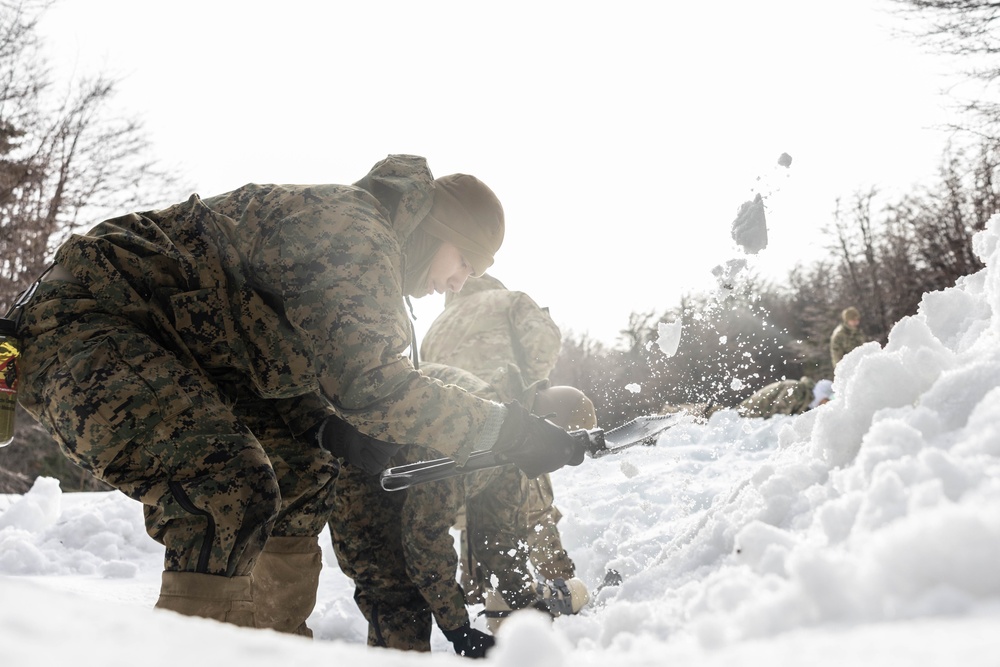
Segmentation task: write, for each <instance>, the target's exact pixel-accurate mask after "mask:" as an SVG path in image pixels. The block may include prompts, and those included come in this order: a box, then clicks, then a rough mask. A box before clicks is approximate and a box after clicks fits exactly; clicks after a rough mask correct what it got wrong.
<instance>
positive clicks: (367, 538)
mask: <svg viewBox="0 0 1000 667" xmlns="http://www.w3.org/2000/svg"><path fill="white" fill-rule="evenodd" d="M406 495H407V492H406V491H394V492H392V493H389V492H387V491H384V490H382V488H381V486H380V485H379V479H378V477H377V476H374V475H369V474H368V473H366V472H364V471H363V470H361V469H359V468H355V467H353V466H351V465H345V466H344V467H343V469H342V470H341V474H340V477H339V478H338V479H337V482H336V494H335V497H334V507H335V509H334V512H333V514H332V516H331V518H330V535H331V538H332V540H333V549H334V552H335V553H336V555H337V563H338V564H339V565H340V569H341V571H342V572H343V573H344V574H346V575H347V576H348V577H350V578H351V579H352V580H353V581H354V601H355V602H356V603H357V605H358V609H360V610H361V613H362V614H363V615H364V617H365V619H366V620H367V621H368V644H369V646H381V647H385V648H395V649H400V650H408V651H430V649H431V647H430V637H431V610H430V606H429V605H428V604H427V601H426V600H425V599H424V597H423V595H422V594H421V592H420V589H419V588H417V586H416V585H415V584H414V583H413V581H412V580H411V579H410V577H409V575H408V574H407V572H406V557H405V555H404V552H403V542H402V539H403V538H402V530H403V523H402V521H401V516H402V510H403V504H404V503H405V501H406ZM463 604H464V603H463Z"/></svg>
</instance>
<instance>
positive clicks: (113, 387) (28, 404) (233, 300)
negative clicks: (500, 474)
mask: <svg viewBox="0 0 1000 667" xmlns="http://www.w3.org/2000/svg"><path fill="white" fill-rule="evenodd" d="M432 182H433V177H432V176H431V173H430V171H429V169H428V168H427V165H426V162H425V161H424V159H423V158H418V157H415V156H389V157H388V158H387V159H386V160H383V161H382V162H380V163H379V164H377V165H375V167H374V168H373V169H372V171H371V172H370V173H369V174H368V175H367V176H366V177H365V178H364V179H362V180H361V181H359V182H358V183H357V184H356V185H355V186H346V185H315V186H312V185H256V184H250V185H247V186H244V187H242V188H239V189H238V190H235V191H233V192H230V193H227V194H225V195H220V196H218V197H213V198H210V199H206V200H204V201H202V200H201V199H200V198H199V197H198V196H197V195H194V196H192V197H191V198H190V199H189V200H188V201H186V202H183V203H180V204H177V205H175V206H172V207H169V208H167V209H164V210H161V211H147V212H143V213H132V214H129V215H125V216H122V217H119V218H115V219H111V220H107V221H105V222H102V223H100V224H99V225H97V226H96V227H95V228H94V229H93V230H91V231H90V232H88V233H87V234H85V235H73V236H72V237H71V238H70V239H69V240H68V241H67V242H66V243H64V244H63V245H62V246H61V247H60V248H59V250H58V252H57V254H56V258H55V259H56V261H57V262H58V265H59V267H58V270H57V271H54V272H53V274H52V276H51V277H52V279H51V280H48V281H46V282H43V283H41V285H40V287H39V289H38V290H37V291H36V293H35V295H34V296H33V298H32V299H31V301H30V302H29V303H28V304H27V306H26V308H25V310H24V312H23V313H22V317H21V322H20V326H19V334H20V336H21V338H22V340H23V341H24V356H23V357H22V361H23V363H22V372H23V374H24V378H23V381H24V389H23V391H22V392H21V396H20V399H21V402H22V404H23V405H24V407H25V408H27V409H28V410H29V411H30V412H31V413H32V414H33V415H34V416H35V417H36V418H38V419H39V421H41V422H42V423H43V424H46V425H47V426H48V427H49V429H50V430H51V431H52V432H53V435H54V436H55V437H56V439H57V440H58V441H59V442H60V444H61V446H62V447H63V450H64V451H65V453H66V454H67V456H69V457H70V458H71V459H72V460H74V461H75V462H78V463H79V464H80V465H82V466H83V467H84V468H86V469H88V470H91V471H93V472H94V473H95V474H96V475H97V476H98V477H100V478H101V479H104V480H105V481H107V482H108V483H110V484H112V485H113V486H115V487H116V488H119V489H121V490H122V491H123V492H124V493H126V494H128V495H129V496H131V497H133V498H135V499H136V500H139V501H141V502H143V503H144V505H146V513H147V526H148V530H149V532H150V534H151V535H152V536H153V537H154V538H155V539H157V540H160V541H161V542H163V543H164V544H165V545H166V546H167V562H166V568H167V569H176V570H184V571H192V572H205V573H216V574H225V575H229V576H232V575H235V574H239V573H245V572H248V571H249V570H250V568H251V567H252V565H253V562H254V559H255V558H256V555H257V554H258V553H259V552H260V548H261V546H262V544H263V541H264V539H266V537H267V535H268V534H269V533H272V532H273V533H274V534H276V535H278V534H286V535H316V534H318V532H319V530H320V529H321V527H322V525H324V524H325V522H326V521H327V519H328V514H329V507H330V503H331V500H330V497H329V496H330V492H331V489H332V480H333V477H334V475H335V474H336V465H337V464H336V461H335V460H333V459H332V458H331V457H330V455H329V454H328V453H327V452H326V451H325V450H322V449H320V448H319V447H317V446H316V445H314V444H313V443H301V442H299V441H298V440H296V436H299V435H301V434H302V433H304V432H305V431H306V430H307V429H308V428H310V427H311V426H313V425H315V424H316V423H317V422H318V421H319V419H321V418H322V417H324V416H326V415H328V414H331V413H336V414H339V415H340V416H342V417H343V418H344V419H346V420H347V421H349V422H350V423H352V424H354V425H355V426H356V427H357V428H358V429H359V430H361V431H362V432H364V433H367V434H368V435H371V436H374V437H376V438H379V439H382V440H385V441H389V442H395V443H414V444H417V445H423V446H426V447H433V448H435V449H436V450H437V451H438V452H440V453H442V454H446V455H450V456H454V457H456V458H457V459H459V460H464V458H465V457H466V456H467V455H468V453H469V452H471V451H472V450H473V449H474V448H477V447H480V446H482V445H483V444H484V443H483V442H481V440H482V438H483V437H484V436H483V433H494V436H493V437H495V423H496V422H497V421H498V420H499V419H501V418H502V414H503V412H502V408H501V407H500V406H498V405H497V404H495V403H491V402H489V401H486V400H483V399H480V398H477V397H474V396H472V395H470V394H469V393H467V392H465V391H464V390H461V389H459V388H458V387H454V386H451V387H446V386H445V385H443V384H441V383H439V382H435V381H433V380H430V379H429V378H427V377H425V376H423V375H421V374H420V373H419V372H417V371H416V370H415V369H414V368H413V366H412V364H411V363H410V361H409V359H407V358H406V356H405V355H404V352H405V351H406V348H407V347H408V346H409V345H410V342H411V328H410V323H409V320H408V318H407V315H406V311H405V308H404V302H403V295H402V292H401V264H402V251H401V243H402V242H403V241H404V240H405V238H406V237H407V235H408V234H409V233H410V232H411V231H412V230H413V228H414V227H415V226H416V225H417V224H418V223H419V221H420V220H421V218H422V216H423V215H424V214H425V213H426V212H427V210H428V209H429V207H430V204H431V198H432V195H431V192H432ZM487 444H492V443H491V442H490V443H487Z"/></svg>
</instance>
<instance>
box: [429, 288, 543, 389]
mask: <svg viewBox="0 0 1000 667" xmlns="http://www.w3.org/2000/svg"><path fill="white" fill-rule="evenodd" d="M561 346H562V335H561V333H560V331H559V327H558V326H557V325H556V323H555V322H553V321H552V318H551V317H550V316H549V313H548V309H546V308H542V307H540V306H539V305H538V304H537V303H535V301H534V300H533V299H532V298H531V297H529V296H528V295H527V294H525V293H524V292H517V291H512V290H508V289H506V288H505V287H504V286H503V284H502V283H500V281H498V280H496V279H495V278H493V277H491V276H489V275H484V276H482V277H480V278H477V279H470V280H469V281H468V282H467V283H466V285H465V288H463V289H462V291H461V292H459V293H457V294H450V295H449V297H448V301H447V303H446V305H445V309H444V311H443V312H442V313H441V315H439V316H438V318H437V319H436V320H434V322H433V324H431V326H430V328H429V329H428V330H427V333H426V334H425V335H424V338H423V341H422V342H421V346H420V354H421V357H422V358H423V359H425V360H426V361H430V362H434V363H440V364H447V365H449V366H457V367H458V368H462V369H464V370H467V371H469V372H471V373H472V374H473V375H475V376H477V377H479V378H482V379H484V380H487V381H492V378H493V375H494V374H495V373H496V372H497V371H498V369H500V368H501V367H504V366H506V365H507V364H508V363H512V364H514V365H516V366H517V368H518V369H519V370H520V372H521V375H522V377H523V378H524V381H525V382H526V383H528V384H530V383H532V382H537V381H539V380H544V379H547V378H548V376H549V374H550V373H551V372H552V369H553V368H555V365H556V361H558V359H559V350H560V347H561Z"/></svg>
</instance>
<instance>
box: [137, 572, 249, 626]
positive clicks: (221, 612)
mask: <svg viewBox="0 0 1000 667" xmlns="http://www.w3.org/2000/svg"><path fill="white" fill-rule="evenodd" d="M154 606H155V607H156V608H157V609H169V610H170V611H175V612H177V613H178V614H184V615H185V616H200V617H202V618H211V619H214V620H216V621H222V622H224V623H232V624H233V625H240V626H243V627H248V628H255V627H257V619H256V616H255V611H256V610H255V607H254V601H253V592H252V590H251V582H250V577H248V576H242V577H222V576H217V575H214V574H200V573H197V572H169V571H168V572H164V573H163V579H162V582H161V584H160V597H159V599H158V600H157V601H156V604H155V605H154Z"/></svg>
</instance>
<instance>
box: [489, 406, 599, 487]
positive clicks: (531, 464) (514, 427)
mask: <svg viewBox="0 0 1000 667" xmlns="http://www.w3.org/2000/svg"><path fill="white" fill-rule="evenodd" d="M506 406H507V418H506V419H504V420H503V424H502V425H501V426H500V435H499V436H498V437H497V441H496V444H495V445H493V452H494V453H495V454H496V455H497V458H498V459H500V460H501V461H509V462H510V463H513V464H514V465H516V466H517V467H518V468H520V469H521V472H523V473H524V474H525V475H527V476H528V477H531V478H535V477H538V476H539V475H541V474H542V473H546V472H552V471H553V470H558V469H559V468H562V467H563V466H565V465H571V466H578V465H580V464H581V463H583V456H584V454H585V453H586V451H587V448H586V443H585V442H584V440H582V439H580V438H575V437H573V436H572V435H570V434H569V433H567V432H566V431H565V430H563V429H562V428H560V427H558V426H556V425H555V424H553V423H552V422H550V421H548V420H547V419H543V418H542V417H538V416H536V415H533V414H531V413H530V412H528V411H527V410H525V409H524V407H523V406H522V405H521V404H520V403H518V402H517V401H511V402H510V403H507V404H506Z"/></svg>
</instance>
